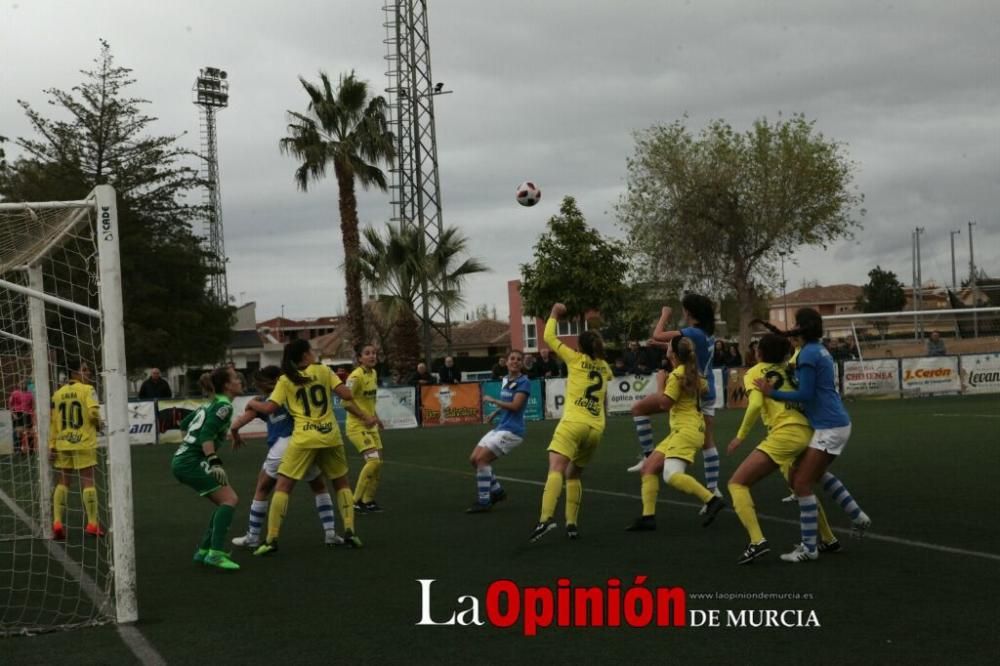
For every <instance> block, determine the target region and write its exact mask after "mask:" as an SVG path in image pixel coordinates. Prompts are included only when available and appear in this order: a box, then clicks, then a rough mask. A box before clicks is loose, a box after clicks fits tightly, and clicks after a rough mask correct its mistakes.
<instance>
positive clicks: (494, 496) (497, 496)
mask: <svg viewBox="0 0 1000 666" xmlns="http://www.w3.org/2000/svg"><path fill="white" fill-rule="evenodd" d="M505 499H507V491H506V490H504V489H503V488H501V489H500V490H498V491H496V492H495V493H490V502H492V503H493V504H496V503H497V502H502V501H504V500H505Z"/></svg>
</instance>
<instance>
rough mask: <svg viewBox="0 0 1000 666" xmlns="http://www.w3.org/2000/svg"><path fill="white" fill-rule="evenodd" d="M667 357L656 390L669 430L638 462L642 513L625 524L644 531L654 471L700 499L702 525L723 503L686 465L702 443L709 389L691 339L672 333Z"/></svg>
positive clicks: (651, 522) (651, 512) (652, 521)
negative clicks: (668, 363) (664, 376)
mask: <svg viewBox="0 0 1000 666" xmlns="http://www.w3.org/2000/svg"><path fill="white" fill-rule="evenodd" d="M669 353H670V361H671V362H672V363H673V365H674V369H673V370H672V371H671V372H670V375H669V376H668V377H667V385H666V388H665V389H664V391H663V393H662V394H661V395H660V396H659V400H660V404H659V409H661V410H662V411H669V412H670V434H669V435H668V436H667V438H666V439H664V440H663V441H662V442H660V444H659V446H657V447H656V449H655V450H654V451H652V452H651V453H650V454H649V456H647V457H646V460H645V461H644V462H643V466H642V515H641V516H640V517H639V518H637V519H636V520H635V522H633V523H632V524H631V525H629V526H628V527H627V528H626V529H627V530H628V531H630V532H643V531H650V530H655V529H656V496H657V494H658V493H659V490H660V481H659V476H658V475H659V473H660V471H661V470H662V471H663V480H664V481H665V482H666V484H667V485H669V486H671V487H673V488H674V489H676V490H679V491H681V492H682V493H687V494H689V495H694V496H695V497H697V498H698V499H699V500H700V501H701V502H702V503H703V504H704V505H705V512H704V514H705V518H704V520H703V521H702V525H704V526H705V527H707V526H709V525H711V524H712V522H713V521H714V520H715V516H716V515H717V514H718V513H719V512H720V511H722V509H724V508H725V507H726V503H725V501H723V500H722V499H721V498H719V497H717V496H716V495H714V494H713V493H712V491H710V490H709V489H708V488H706V487H705V486H703V485H701V484H700V483H698V481H696V480H695V478H694V477H693V476H690V475H688V474H686V471H687V466H688V465H690V464H691V463H693V462H694V457H695V455H697V453H698V451H699V449H701V448H702V445H703V444H704V443H705V418H704V416H703V413H702V410H701V397H702V396H703V395H705V394H706V393H707V391H708V382H707V381H706V380H705V378H704V377H702V376H701V373H699V371H698V361H697V357H696V352H695V346H694V343H693V342H692V340H691V339H689V338H686V337H673V338H671V341H670V352H669Z"/></svg>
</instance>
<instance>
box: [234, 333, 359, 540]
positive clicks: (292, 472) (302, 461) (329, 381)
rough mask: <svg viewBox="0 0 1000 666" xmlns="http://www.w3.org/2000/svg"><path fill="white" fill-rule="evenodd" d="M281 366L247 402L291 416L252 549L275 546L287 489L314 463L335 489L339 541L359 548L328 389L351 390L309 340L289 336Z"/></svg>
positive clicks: (344, 396)
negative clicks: (266, 393) (262, 534)
mask: <svg viewBox="0 0 1000 666" xmlns="http://www.w3.org/2000/svg"><path fill="white" fill-rule="evenodd" d="M281 371H282V373H284V374H282V375H281V378H280V379H279V380H278V384H277V385H276V386H275V388H274V391H272V392H271V395H270V397H268V399H267V401H266V402H265V401H261V400H251V401H250V404H249V405H248V406H249V407H250V408H251V409H253V410H255V411H258V412H261V413H264V414H273V413H275V412H277V411H278V410H279V409H281V407H282V406H284V407H285V408H286V409H287V410H288V413H289V414H291V415H292V418H293V419H294V421H295V427H294V430H293V431H292V441H291V442H290V443H289V444H288V449H286V450H285V455H284V456H283V457H282V459H281V464H280V465H278V483H277V485H276V486H275V490H274V497H273V498H272V500H271V508H270V510H269V511H268V514H267V541H265V542H264V543H262V544H261V545H260V546H259V547H258V548H257V550H255V551H254V555H270V554H271V553H275V552H277V550H278V536H279V535H280V533H281V522H282V521H283V520H284V518H285V513H287V511H288V495H289V494H290V493H291V492H292V489H293V488H295V483H296V482H297V481H299V480H301V479H303V478H304V477H305V476H306V474H307V473H308V471H309V468H310V467H312V465H313V464H316V465H317V466H318V467H319V469H320V471H321V472H323V474H324V475H325V476H326V477H327V478H329V479H330V480H331V481H332V482H333V487H334V489H335V490H336V491H337V508H338V509H339V510H340V518H341V520H342V521H343V523H344V542H345V543H346V544H347V545H348V546H349V547H352V548H360V547H361V545H362V544H361V540H360V539H359V538H358V537H357V536H356V535H355V534H354V495H353V494H352V493H351V486H350V482H349V480H348V478H347V454H346V453H345V452H344V442H343V441H342V440H341V439H340V428H339V427H338V426H337V421H336V419H335V418H334V414H333V399H332V396H331V392H333V393H336V394H337V395H338V396H339V397H340V399H341V400H345V401H347V400H351V398H352V396H351V390H350V389H349V388H347V385H346V384H344V383H342V382H341V381H340V379H338V378H337V375H335V374H333V371H331V370H330V368H328V367H326V366H325V365H320V364H318V363H316V357H315V356H314V355H313V352H312V349H311V347H310V346H309V341H308V340H293V341H292V342H289V343H288V344H287V345H285V350H284V354H283V355H282V358H281ZM345 408H346V409H347V410H348V411H349V412H350V411H353V412H354V414H355V415H356V416H362V417H363V415H362V414H361V412H360V411H359V410H358V409H357V407H355V406H354V405H349V404H345Z"/></svg>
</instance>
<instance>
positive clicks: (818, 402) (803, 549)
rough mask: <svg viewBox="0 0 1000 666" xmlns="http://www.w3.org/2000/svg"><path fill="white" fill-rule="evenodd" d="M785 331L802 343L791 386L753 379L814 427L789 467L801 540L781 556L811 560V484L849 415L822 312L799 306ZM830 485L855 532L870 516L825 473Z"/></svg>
mask: <svg viewBox="0 0 1000 666" xmlns="http://www.w3.org/2000/svg"><path fill="white" fill-rule="evenodd" d="M788 334H789V335H798V336H801V337H802V340H803V343H804V344H803V346H802V349H801V350H800V351H799V355H798V357H797V358H796V363H795V379H796V386H797V388H795V390H792V391H779V390H775V389H774V387H772V386H771V385H770V384H769V383H768V382H767V381H765V380H764V379H763V378H760V379H757V380H756V381H755V382H754V385H755V386H756V387H757V388H758V389H759V390H760V391H761V393H763V394H764V395H765V396H767V397H770V398H772V399H774V400H779V401H782V402H797V403H800V404H801V405H802V409H803V411H804V412H805V414H806V417H807V418H808V419H809V424H810V425H811V426H812V427H813V430H814V431H815V432H814V433H813V437H812V440H811V441H810V442H809V447H808V448H807V449H806V451H805V452H804V453H803V454H802V457H801V458H800V459H799V461H798V462H797V464H796V466H795V467H794V468H793V470H792V474H791V482H792V489H793V490H794V491H795V496H796V498H797V500H798V504H799V526H800V528H801V532H802V543H801V544H799V545H798V546H797V547H796V548H795V549H794V550H793V551H791V552H790V553H785V554H784V555H782V556H781V559H783V560H785V561H786V562H808V561H810V560H815V559H816V558H817V557H818V556H819V554H818V552H817V543H816V536H817V535H816V532H817V526H816V522H817V502H816V495H815V494H813V486H814V485H815V484H816V483H817V482H818V481H820V480H821V479H823V478H824V474H825V473H826V469H827V467H829V466H830V465H831V464H832V463H833V461H834V460H836V459H837V456H839V455H840V454H841V453H843V451H844V448H845V447H846V446H847V440H848V439H849V438H850V436H851V418H850V417H849V416H848V415H847V410H845V409H844V405H843V403H842V402H841V401H840V395H839V394H838V393H837V388H836V381H837V369H836V368H837V367H836V364H835V363H834V362H833V358H832V357H831V356H830V352H828V351H827V350H826V348H825V347H823V345H822V344H821V342H820V340H821V339H822V337H823V317H822V316H821V315H820V314H819V312H817V311H816V310H813V309H812V308H801V309H800V310H798V311H797V312H796V313H795V329H794V330H792V331H788ZM827 482H829V483H830V484H831V487H832V486H833V485H838V486H839V487H838V488H837V489H836V491H835V492H836V495H835V496H836V497H837V499H838V501H839V502H840V504H841V506H842V507H843V508H844V510H845V511H847V512H848V514H849V515H850V516H851V522H852V524H853V526H854V529H855V531H856V533H858V534H862V533H863V532H864V530H866V529H868V527H869V526H870V525H871V520H870V519H869V518H868V516H867V515H866V514H865V512H864V511H862V510H861V508H860V507H859V506H858V505H857V503H856V502H855V501H854V498H853V497H851V495H850V493H848V492H847V489H846V488H845V487H844V486H843V484H841V483H840V482H839V481H838V480H837V479H836V478H835V477H832V478H828V479H826V481H824V485H826V483H827Z"/></svg>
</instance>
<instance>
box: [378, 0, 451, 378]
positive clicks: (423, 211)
mask: <svg viewBox="0 0 1000 666" xmlns="http://www.w3.org/2000/svg"><path fill="white" fill-rule="evenodd" d="M382 11H384V12H385V22H384V25H385V30H386V38H385V44H386V49H387V53H386V56H385V59H386V62H387V64H388V68H387V71H386V76H388V78H389V86H388V87H387V88H386V92H387V93H388V96H389V107H390V108H391V109H392V120H391V121H390V126H391V127H392V131H393V132H394V133H395V135H396V163H395V165H394V166H393V168H392V169H391V172H392V195H393V196H392V202H391V203H392V220H393V221H399V222H401V223H402V224H403V226H404V227H411V228H416V229H417V230H418V231H419V232H420V235H421V238H422V239H423V242H424V246H425V248H426V251H427V253H428V254H430V253H431V252H433V251H434V250H435V249H436V248H437V246H438V243H439V242H440V239H441V233H442V228H443V222H442V213H441V181H440V180H439V178H438V153H437V134H436V131H435V127H434V97H435V96H437V95H445V94H448V93H450V92H452V91H450V90H444V84H442V83H437V84H435V83H434V82H433V79H432V78H431V45H430V33H429V32H428V28H427V0H387V2H386V4H385V5H384V6H383V7H382ZM453 290H454V286H453V285H446V284H440V283H439V282H438V279H437V278H432V279H431V280H427V279H425V280H423V282H422V283H421V285H420V298H419V300H420V302H419V303H418V304H415V305H416V306H417V307H416V311H417V314H418V315H419V316H420V319H421V321H422V346H423V350H424V360H425V361H426V362H427V363H428V364H430V362H431V357H432V354H431V344H432V337H431V335H432V330H433V329H437V330H438V331H439V332H440V333H441V334H442V335H443V337H444V338H445V341H446V343H447V346H448V350H449V351H450V349H451V331H450V328H451V321H450V319H451V317H450V313H449V309H448V307H447V304H446V303H442V299H441V298H437V297H435V294H445V293H448V292H450V291H453ZM444 300H447V299H444ZM442 317H443V318H444V326H443V327H441V326H439V324H438V322H437V321H435V320H436V319H437V320H440V318H442Z"/></svg>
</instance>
